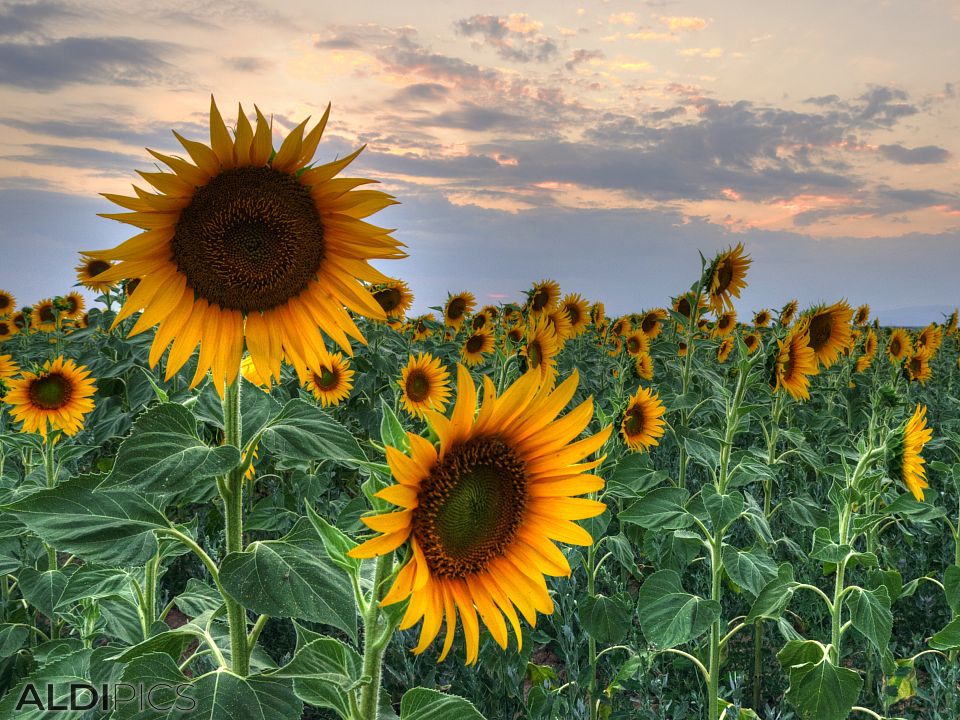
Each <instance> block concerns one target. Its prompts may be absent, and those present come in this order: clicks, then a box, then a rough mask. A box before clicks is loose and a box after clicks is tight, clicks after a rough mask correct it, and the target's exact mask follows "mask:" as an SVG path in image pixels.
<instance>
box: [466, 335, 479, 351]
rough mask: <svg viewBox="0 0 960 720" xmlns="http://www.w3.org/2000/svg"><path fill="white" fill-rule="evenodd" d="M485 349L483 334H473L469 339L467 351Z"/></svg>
mask: <svg viewBox="0 0 960 720" xmlns="http://www.w3.org/2000/svg"><path fill="white" fill-rule="evenodd" d="M481 350H483V336H482V335H471V336H470V337H469V338H468V339H467V352H468V353H478V352H480V351H481Z"/></svg>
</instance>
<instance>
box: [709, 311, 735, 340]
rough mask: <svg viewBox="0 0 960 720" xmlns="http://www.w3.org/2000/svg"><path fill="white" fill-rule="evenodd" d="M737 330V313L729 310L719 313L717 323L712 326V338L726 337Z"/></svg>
mask: <svg viewBox="0 0 960 720" xmlns="http://www.w3.org/2000/svg"><path fill="white" fill-rule="evenodd" d="M736 329H737V311H736V310H729V311H727V312H725V313H721V314H720V315H719V316H718V317H717V322H716V323H714V325H713V336H714V337H726V336H727V335H729V334H730V333H732V332H733V331H734V330H736Z"/></svg>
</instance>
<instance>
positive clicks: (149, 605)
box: [143, 553, 160, 630]
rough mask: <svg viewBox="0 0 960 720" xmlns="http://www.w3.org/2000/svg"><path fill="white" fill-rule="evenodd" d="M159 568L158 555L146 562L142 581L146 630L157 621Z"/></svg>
mask: <svg viewBox="0 0 960 720" xmlns="http://www.w3.org/2000/svg"><path fill="white" fill-rule="evenodd" d="M159 567H160V554H159V553H158V554H156V555H154V556H153V557H152V558H150V559H149V560H147V564H146V566H145V567H144V579H143V614H144V615H143V616H144V620H145V621H146V625H147V629H148V630H149V628H150V626H152V625H153V623H154V622H155V621H156V619H157V571H158V570H159Z"/></svg>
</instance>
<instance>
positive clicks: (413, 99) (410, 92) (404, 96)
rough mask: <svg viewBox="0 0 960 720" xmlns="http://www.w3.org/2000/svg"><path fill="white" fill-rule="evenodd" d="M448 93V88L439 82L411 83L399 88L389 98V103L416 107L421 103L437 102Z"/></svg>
mask: <svg viewBox="0 0 960 720" xmlns="http://www.w3.org/2000/svg"><path fill="white" fill-rule="evenodd" d="M449 95H450V88H448V87H447V86H446V85H441V84H440V83H413V84H412V85H407V86H406V87H404V88H401V89H400V90H398V91H397V92H396V93H394V95H393V97H392V98H391V99H390V104H391V105H394V106H397V105H401V106H410V107H417V106H419V105H421V104H423V103H429V102H439V101H441V100H444V99H445V98H447V97H448V96H449Z"/></svg>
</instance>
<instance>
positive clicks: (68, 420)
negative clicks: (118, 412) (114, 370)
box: [5, 355, 96, 437]
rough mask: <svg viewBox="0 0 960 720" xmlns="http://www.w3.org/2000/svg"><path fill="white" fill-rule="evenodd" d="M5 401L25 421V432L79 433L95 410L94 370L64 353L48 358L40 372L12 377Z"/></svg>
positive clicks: (14, 416)
mask: <svg viewBox="0 0 960 720" xmlns="http://www.w3.org/2000/svg"><path fill="white" fill-rule="evenodd" d="M8 385H9V387H10V390H9V392H8V393H7V395H6V398H5V402H7V403H9V404H10V405H12V406H13V408H12V410H11V411H10V414H11V415H12V416H13V419H14V420H15V421H17V422H23V426H22V427H21V429H20V431H21V432H30V433H40V434H41V435H43V436H44V437H46V435H47V433H48V432H55V431H58V430H59V431H61V432H63V433H65V434H66V435H76V434H77V433H78V432H79V431H80V430H81V429H82V428H83V419H84V416H85V415H86V414H87V413H89V412H90V411H91V410H93V394H94V392H95V391H96V385H95V384H94V381H93V380H92V379H91V378H90V371H89V370H87V368H85V367H84V366H82V365H77V364H76V363H75V362H74V361H73V360H65V359H64V358H63V356H62V355H61V356H60V357H58V358H57V359H56V360H53V361H50V360H48V361H47V362H46V363H44V365H43V367H42V368H40V370H38V371H37V372H26V371H24V372H22V374H21V377H20V378H18V379H16V380H9V381H8Z"/></svg>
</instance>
